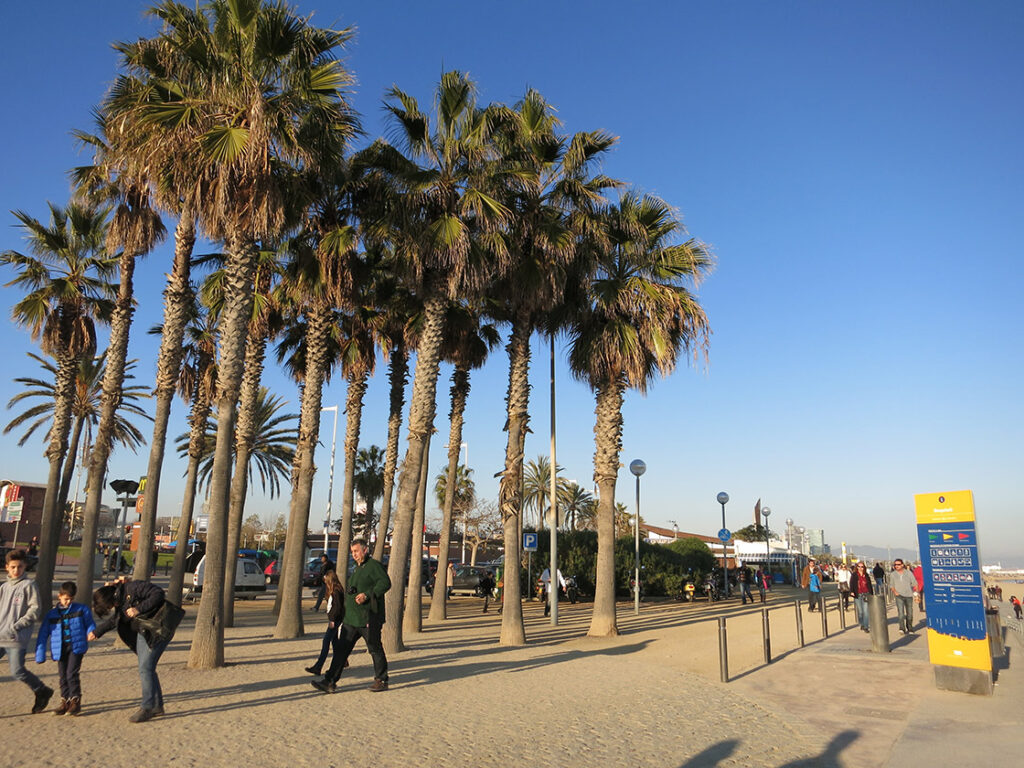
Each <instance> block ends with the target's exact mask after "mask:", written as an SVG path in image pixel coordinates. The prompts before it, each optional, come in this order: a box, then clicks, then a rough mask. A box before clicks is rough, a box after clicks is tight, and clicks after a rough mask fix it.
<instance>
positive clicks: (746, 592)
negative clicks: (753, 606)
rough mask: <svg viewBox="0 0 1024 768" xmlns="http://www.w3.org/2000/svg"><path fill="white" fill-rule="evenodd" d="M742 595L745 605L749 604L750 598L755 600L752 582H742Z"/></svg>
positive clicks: (751, 600) (752, 600)
mask: <svg viewBox="0 0 1024 768" xmlns="http://www.w3.org/2000/svg"><path fill="white" fill-rule="evenodd" d="M740 595H741V596H742V597H743V605H746V604H747V600H748V599H749V600H750V602H754V596H753V595H752V594H750V582H747V581H741V582H740Z"/></svg>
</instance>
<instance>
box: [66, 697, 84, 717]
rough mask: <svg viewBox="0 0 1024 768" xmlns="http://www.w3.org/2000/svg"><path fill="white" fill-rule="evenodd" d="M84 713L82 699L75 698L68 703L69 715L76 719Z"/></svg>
mask: <svg viewBox="0 0 1024 768" xmlns="http://www.w3.org/2000/svg"><path fill="white" fill-rule="evenodd" d="M81 711H82V697H81V696H75V698H73V699H71V700H70V701H68V712H67V713H68V714H69V715H71V716H72V717H74V716H75V715H77V714H78V713H79V712H81Z"/></svg>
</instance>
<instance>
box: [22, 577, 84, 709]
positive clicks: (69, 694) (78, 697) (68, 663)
mask: <svg viewBox="0 0 1024 768" xmlns="http://www.w3.org/2000/svg"><path fill="white" fill-rule="evenodd" d="M77 593H78V588H77V587H76V586H75V582H73V581H65V582H64V583H63V584H61V585H60V592H58V593H57V605H56V606H55V607H54V608H53V609H51V610H50V612H49V613H47V614H46V616H44V617H43V621H42V622H41V623H40V625H39V637H38V638H36V663H38V664H42V663H43V662H44V661H46V649H47V647H49V649H50V658H52V659H53V660H54V661H56V662H57V673H58V674H59V676H60V706H59V707H57V709H55V710H54V711H53V714H55V715H65V714H67V715H72V716H74V715H77V714H78V713H80V712H81V711H82V682H81V676H80V674H79V673H80V670H81V668H82V658H83V657H84V656H85V652H86V651H87V650H88V649H89V633H90V632H94V631H95V630H96V623H95V622H94V621H93V618H92V611H91V610H89V606H88V605H84V604H83V603H76V602H74V599H75V595H76V594H77Z"/></svg>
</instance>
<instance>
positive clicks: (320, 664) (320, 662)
mask: <svg viewBox="0 0 1024 768" xmlns="http://www.w3.org/2000/svg"><path fill="white" fill-rule="evenodd" d="M337 634H338V631H337V630H336V629H335V628H334V627H332V626H331V623H330V622H327V629H325V630H324V641H323V643H322V644H321V645H320V655H319V656H317V657H316V661H315V662H313V666H314V667H315V668H316V669H317V670H321V669H323V668H324V662H325V661H327V653H328V651H330V650H331V639H332V638H333V637H334V636H335V635H337Z"/></svg>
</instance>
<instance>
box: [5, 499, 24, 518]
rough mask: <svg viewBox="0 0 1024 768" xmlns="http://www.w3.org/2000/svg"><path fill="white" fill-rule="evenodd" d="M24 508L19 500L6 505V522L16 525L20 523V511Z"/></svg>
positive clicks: (22, 502)
mask: <svg viewBox="0 0 1024 768" xmlns="http://www.w3.org/2000/svg"><path fill="white" fill-rule="evenodd" d="M24 508H25V502H24V501H22V500H21V499H18V501H12V502H11V503H10V504H8V505H7V522H9V523H17V522H20V521H21V511H22V510H23V509H24Z"/></svg>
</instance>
